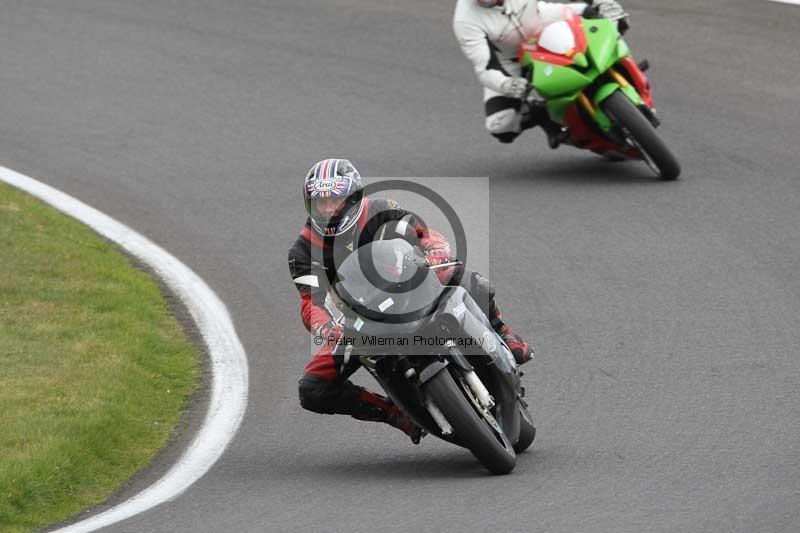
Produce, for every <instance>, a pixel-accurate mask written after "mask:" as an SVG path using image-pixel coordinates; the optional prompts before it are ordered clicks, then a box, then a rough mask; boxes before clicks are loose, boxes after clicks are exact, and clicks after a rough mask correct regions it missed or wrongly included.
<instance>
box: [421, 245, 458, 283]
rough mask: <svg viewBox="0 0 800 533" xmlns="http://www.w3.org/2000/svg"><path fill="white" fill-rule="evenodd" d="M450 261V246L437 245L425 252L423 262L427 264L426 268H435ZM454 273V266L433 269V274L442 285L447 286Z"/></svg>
mask: <svg viewBox="0 0 800 533" xmlns="http://www.w3.org/2000/svg"><path fill="white" fill-rule="evenodd" d="M452 260H453V259H452V258H451V257H450V246H449V245H448V244H447V243H439V244H437V245H434V246H432V247H430V248H428V249H427V250H425V262H426V263H428V266H432V267H435V266H437V265H441V264H443V263H448V262H450V261H452ZM454 272H455V266H449V267H444V268H437V269H434V273H435V274H436V277H437V278H439V282H440V283H441V284H442V285H447V282H448V281H449V280H450V277H451V276H452V275H453V273H454Z"/></svg>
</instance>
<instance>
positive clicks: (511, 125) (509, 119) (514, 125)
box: [486, 108, 520, 137]
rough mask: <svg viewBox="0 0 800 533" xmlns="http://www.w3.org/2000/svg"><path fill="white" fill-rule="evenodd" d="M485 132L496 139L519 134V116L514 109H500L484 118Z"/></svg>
mask: <svg viewBox="0 0 800 533" xmlns="http://www.w3.org/2000/svg"><path fill="white" fill-rule="evenodd" d="M486 130H487V131H488V132H489V133H491V134H492V135H494V136H496V137H498V136H499V135H503V134H506V135H507V134H517V133H519V132H520V116H519V113H518V112H517V110H516V109H513V108H509V109H502V110H500V111H497V112H495V113H492V114H491V115H489V116H487V117H486Z"/></svg>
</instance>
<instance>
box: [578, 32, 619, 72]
mask: <svg viewBox="0 0 800 533" xmlns="http://www.w3.org/2000/svg"><path fill="white" fill-rule="evenodd" d="M593 28H597V31H595V32H592V29H593ZM583 29H584V33H585V34H586V41H587V42H588V44H589V48H588V49H587V55H588V56H589V58H590V59H591V62H592V65H593V66H594V67H595V68H596V69H597V71H598V72H605V71H606V70H608V69H609V68H611V67H612V66H613V65H614V63H616V62H617V61H619V60H620V59H621V57H620V56H618V55H617V42H618V38H619V32H618V31H617V23H616V22H612V21H610V20H603V19H584V20H583Z"/></svg>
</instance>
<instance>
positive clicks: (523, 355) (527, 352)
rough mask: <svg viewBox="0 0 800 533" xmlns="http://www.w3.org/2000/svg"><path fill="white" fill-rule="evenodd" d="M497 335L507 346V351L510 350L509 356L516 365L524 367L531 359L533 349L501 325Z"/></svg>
mask: <svg viewBox="0 0 800 533" xmlns="http://www.w3.org/2000/svg"><path fill="white" fill-rule="evenodd" d="M497 333H498V334H499V335H500V338H501V339H503V342H505V343H506V345H508V349H509V350H511V354H512V355H513V356H514V360H515V361H516V362H517V364H518V365H524V364H525V363H527V362H528V361H530V360H531V359H533V347H532V346H531V345H530V344H528V343H527V342H525V340H524V339H523V338H522V337H520V336H519V335H517V334H516V333H514V332H513V331H511V328H509V327H508V326H506V325H505V324H503V326H502V327H501V328H500V331H498V332H497Z"/></svg>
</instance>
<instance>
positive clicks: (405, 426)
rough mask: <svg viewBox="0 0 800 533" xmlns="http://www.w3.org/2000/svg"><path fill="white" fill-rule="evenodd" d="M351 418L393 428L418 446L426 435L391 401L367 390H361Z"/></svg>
mask: <svg viewBox="0 0 800 533" xmlns="http://www.w3.org/2000/svg"><path fill="white" fill-rule="evenodd" d="M352 417H353V418H355V419H357V420H368V421H372V422H383V423H384V424H389V425H390V426H392V427H395V428H397V429H399V430H400V431H402V432H403V433H405V434H406V435H408V436H409V438H410V439H411V442H413V443H414V444H419V441H420V439H422V437H424V436H425V435H426V434H427V433H426V432H425V430H423V429H422V428H421V427H419V426H418V425H417V424H415V423H414V421H413V420H411V418H410V417H409V416H408V415H406V414H405V413H403V411H401V410H400V409H399V408H398V407H397V406H396V405H394V404H393V403H392V402H391V400H389V399H388V398H385V397H383V396H381V395H379V394H375V393H374V392H370V391H368V390H367V389H362V390H361V395H360V396H359V397H358V402H357V405H356V408H355V409H354V410H353V414H352Z"/></svg>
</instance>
